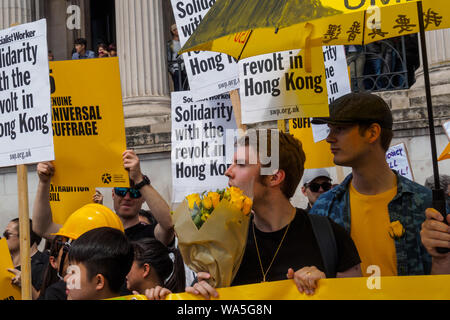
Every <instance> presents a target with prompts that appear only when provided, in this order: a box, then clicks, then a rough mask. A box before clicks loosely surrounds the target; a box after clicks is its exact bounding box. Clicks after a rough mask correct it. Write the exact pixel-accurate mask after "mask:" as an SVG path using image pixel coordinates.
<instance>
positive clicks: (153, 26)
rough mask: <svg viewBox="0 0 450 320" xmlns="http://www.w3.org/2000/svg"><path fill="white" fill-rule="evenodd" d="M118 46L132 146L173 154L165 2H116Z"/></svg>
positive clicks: (142, 0) (128, 129)
mask: <svg viewBox="0 0 450 320" xmlns="http://www.w3.org/2000/svg"><path fill="white" fill-rule="evenodd" d="M115 3H116V30H117V47H118V55H119V61H120V73H121V81H122V96H123V105H124V114H125V127H126V129H127V144H128V146H129V147H133V148H134V149H137V151H138V152H139V153H153V152H160V151H169V150H170V112H171V110H170V95H169V85H168V71H167V61H166V60H167V58H166V43H165V40H164V29H163V27H164V23H163V12H162V3H161V1H148V0H116V2H115Z"/></svg>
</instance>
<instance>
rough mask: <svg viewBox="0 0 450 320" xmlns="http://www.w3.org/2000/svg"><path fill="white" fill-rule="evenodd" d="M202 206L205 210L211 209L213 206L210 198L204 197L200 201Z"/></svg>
mask: <svg viewBox="0 0 450 320" xmlns="http://www.w3.org/2000/svg"><path fill="white" fill-rule="evenodd" d="M202 204H203V207H204V208H205V209H206V210H209V209H211V207H212V206H213V202H212V200H211V198H210V197H204V198H203V200H202Z"/></svg>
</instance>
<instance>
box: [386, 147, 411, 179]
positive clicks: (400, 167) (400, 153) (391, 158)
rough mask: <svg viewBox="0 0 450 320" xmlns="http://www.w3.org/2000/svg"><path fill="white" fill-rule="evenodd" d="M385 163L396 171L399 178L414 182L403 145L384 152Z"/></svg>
mask: <svg viewBox="0 0 450 320" xmlns="http://www.w3.org/2000/svg"><path fill="white" fill-rule="evenodd" d="M386 161H387V163H388V164H389V167H390V168H391V169H393V170H395V171H397V172H398V173H399V174H400V175H401V176H403V177H405V178H408V179H409V180H411V181H414V176H413V173H412V171H411V166H410V164H409V158H408V152H407V150H406V146H405V144H404V143H400V144H398V145H395V146H392V147H390V148H389V150H388V151H387V152H386Z"/></svg>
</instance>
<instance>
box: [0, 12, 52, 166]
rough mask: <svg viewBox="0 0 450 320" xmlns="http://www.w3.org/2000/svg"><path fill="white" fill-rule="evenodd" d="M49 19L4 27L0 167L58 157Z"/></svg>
mask: <svg viewBox="0 0 450 320" xmlns="http://www.w3.org/2000/svg"><path fill="white" fill-rule="evenodd" d="M50 112H51V108H50V82H49V72H48V50H47V24H46V20H45V19H43V20H39V21H37V22H33V23H28V24H23V25H20V26H15V27H12V28H9V29H4V30H1V31H0V167H6V166H13V165H21V164H29V163H35V162H40V161H47V160H53V159H54V153H53V136H52V126H51V113H50Z"/></svg>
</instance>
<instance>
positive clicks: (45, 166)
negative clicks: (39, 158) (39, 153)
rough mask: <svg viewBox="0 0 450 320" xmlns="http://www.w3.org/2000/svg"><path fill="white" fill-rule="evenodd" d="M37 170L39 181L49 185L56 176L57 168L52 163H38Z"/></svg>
mask: <svg viewBox="0 0 450 320" xmlns="http://www.w3.org/2000/svg"><path fill="white" fill-rule="evenodd" d="M36 170H37V174H38V177H39V181H41V182H42V183H49V182H50V180H51V178H52V176H53V175H54V174H55V167H54V166H53V163H52V162H40V163H38V165H37V168H36Z"/></svg>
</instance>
